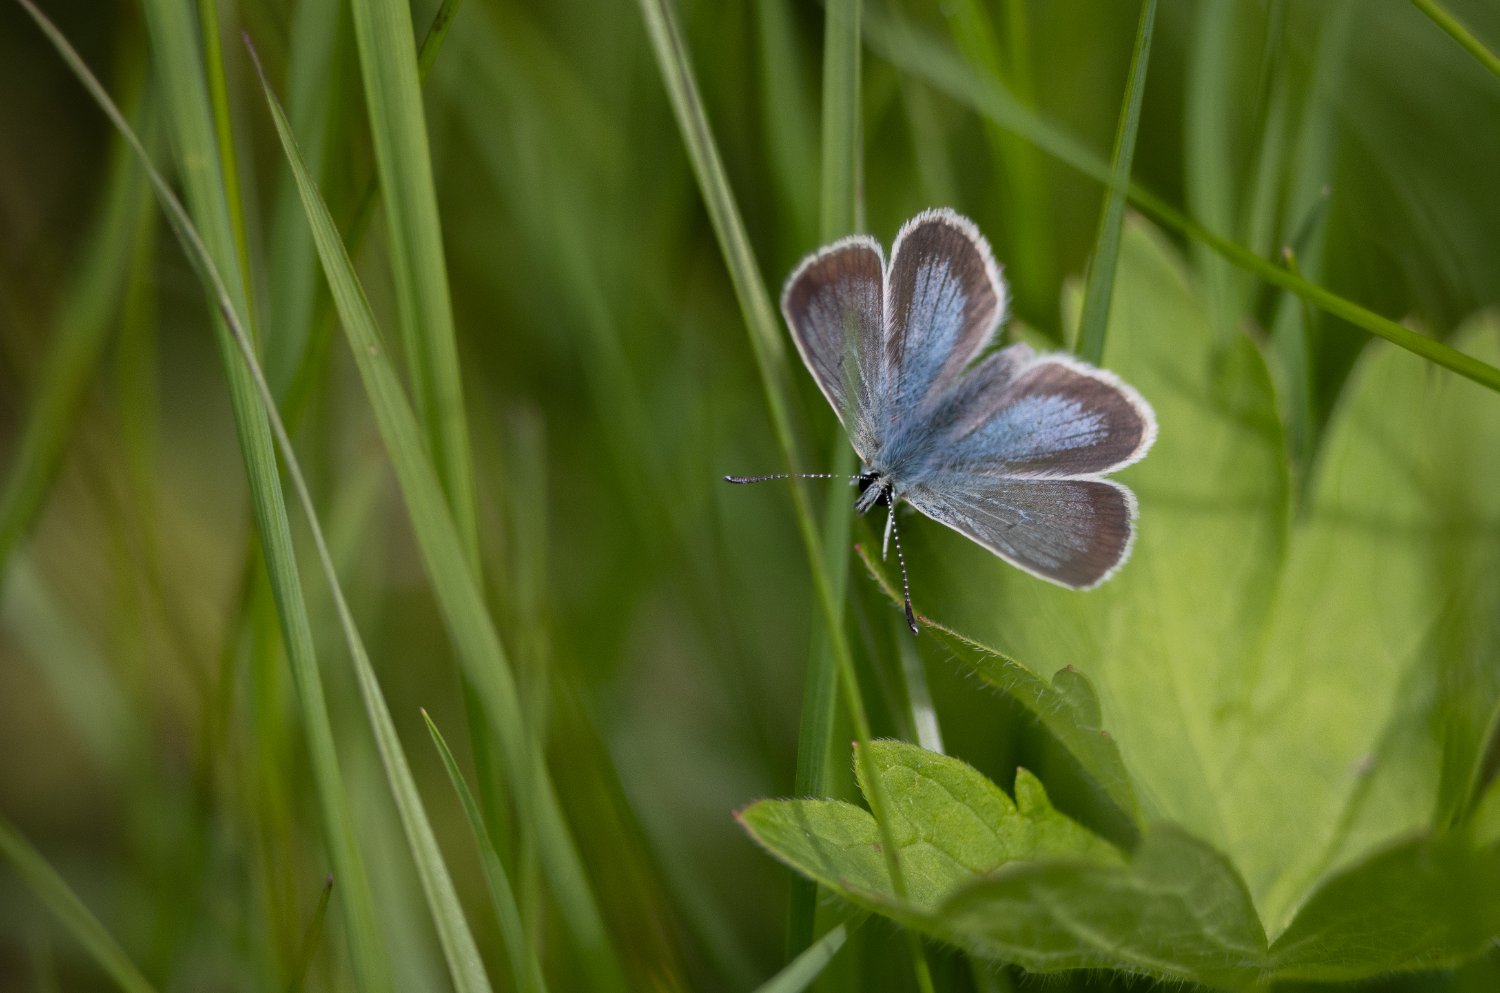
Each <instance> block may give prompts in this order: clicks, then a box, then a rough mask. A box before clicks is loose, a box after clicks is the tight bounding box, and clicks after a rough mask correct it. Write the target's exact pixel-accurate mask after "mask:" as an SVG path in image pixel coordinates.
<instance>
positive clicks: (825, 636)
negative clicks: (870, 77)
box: [786, 0, 863, 960]
mask: <svg viewBox="0 0 1500 993" xmlns="http://www.w3.org/2000/svg"><path fill="white" fill-rule="evenodd" d="M861 7H862V4H861V2H860V0H834V2H832V3H829V4H828V5H827V7H826V8H825V11H824V32H823V102H822V132H823V134H822V143H821V148H822V162H821V167H820V173H821V176H822V192H821V198H820V199H821V208H820V211H819V214H820V222H819V239H820V240H821V241H822V242H823V243H825V244H826V243H828V242H832V241H834V240H836V239H837V238H840V237H842V236H844V235H846V234H849V233H851V232H853V231H856V230H859V229H860V228H861V227H862V225H861V224H860V214H861V213H862V211H861V191H860V170H861V158H862V156H861V148H862V145H863V138H862V134H863V129H862V128H861V125H860V48H861V40H860V24H859V22H860V11H861ZM833 444H834V446H835V447H834V451H836V452H837V453H838V455H837V456H836V458H835V462H834V465H833V467H832V469H831V471H832V473H833V475H834V476H835V477H838V476H848V475H852V474H853V473H854V471H855V462H854V452H853V450H852V449H851V448H850V447H849V446H848V445H847V444H845V443H844V441H843V437H842V431H841V430H839V431H836V432H835V437H834V442H833ZM852 515H853V507H852V504H851V501H850V500H849V499H848V495H847V493H846V492H844V491H843V489H842V488H841V487H837V486H835V487H831V488H830V490H829V493H828V496H827V499H826V502H825V504H824V508H823V530H822V548H823V558H824V565H823V568H824V569H825V570H826V571H827V574H828V578H829V582H830V585H831V600H832V602H833V605H834V616H833V618H832V619H831V620H830V621H829V623H836V624H839V625H842V624H843V623H844V600H845V592H846V590H847V588H848V585H849V554H848V537H849V523H850V519H851V517H852ZM811 648H812V650H811V651H810V652H809V654H808V667H807V673H806V675H805V677H804V679H803V689H802V717H801V722H800V726H799V729H798V736H797V767H796V776H795V780H794V785H793V789H794V791H795V792H796V794H797V796H826V795H827V794H828V787H827V779H828V776H827V771H828V770H829V769H830V768H831V765H832V763H833V762H835V761H838V759H836V758H835V756H834V748H835V744H834V717H835V707H836V705H837V697H836V687H837V680H838V663H837V660H836V658H835V655H834V648H833V645H832V636H831V634H830V632H829V631H828V629H827V628H826V627H824V626H821V625H820V626H818V627H817V628H816V630H815V631H814V633H813V643H812V646H811ZM787 899H788V907H787V928H786V957H787V959H788V960H790V959H792V957H793V956H795V955H797V954H798V953H799V952H801V951H802V950H803V949H805V948H807V947H808V945H809V944H811V942H812V940H813V935H814V933H815V932H816V930H817V908H818V884H817V883H816V882H814V881H812V880H810V879H807V878H805V877H803V876H800V875H797V874H793V876H792V882H791V886H790V888H789V890H788V893H787Z"/></svg>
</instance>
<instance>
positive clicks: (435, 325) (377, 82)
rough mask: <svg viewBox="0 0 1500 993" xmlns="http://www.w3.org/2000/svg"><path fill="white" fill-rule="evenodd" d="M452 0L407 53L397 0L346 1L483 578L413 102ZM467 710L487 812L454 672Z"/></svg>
mask: <svg viewBox="0 0 1500 993" xmlns="http://www.w3.org/2000/svg"><path fill="white" fill-rule="evenodd" d="M460 2H461V0H445V2H444V3H443V4H442V5H441V6H440V7H439V8H438V12H437V14H436V16H435V17H434V18H433V20H432V21H431V23H430V24H429V26H428V29H427V32H426V35H425V37H424V39H423V43H422V51H421V53H420V54H419V53H417V52H416V50H415V47H414V43H413V33H412V24H411V7H410V4H409V3H408V2H407V0H366V2H360V3H355V4H353V12H354V34H355V40H356V42H357V45H358V49H359V65H360V71H361V77H362V79H363V80H364V89H365V102H366V105H367V108H368V113H369V118H370V134H371V138H372V140H373V142H374V145H375V164H376V173H377V176H378V178H379V181H380V190H381V193H382V197H381V202H382V204H383V205H384V207H385V216H386V222H387V225H386V226H387V231H388V244H389V248H390V256H391V269H392V272H393V275H394V276H395V284H396V298H397V304H398V311H399V313H400V320H401V340H402V343H403V350H404V352H405V356H406V364H407V370H408V373H409V374H410V376H411V382H412V386H413V391H412V392H413V395H414V396H415V397H416V407H417V415H418V418H419V419H420V422H421V425H422V427H423V429H424V431H425V432H426V435H427V444H428V446H429V452H430V453H431V459H432V463H433V466H434V468H435V469H436V470H437V474H438V480H439V482H440V483H441V484H442V487H443V490H444V493H445V495H446V496H447V500H448V507H449V509H450V510H451V512H452V514H453V519H454V522H455V523H456V524H457V526H458V533H459V537H460V538H461V539H462V541H463V546H464V548H465V549H466V550H467V552H468V562H469V569H470V571H471V572H472V573H473V574H474V577H475V579H476V580H477V581H478V582H479V583H480V586H481V588H482V587H483V569H482V568H481V565H480V562H481V560H480V548H481V546H480V543H479V524H478V510H477V504H476V499H477V497H476V491H475V487H474V455H473V451H472V449H471V448H470V444H469V427H468V421H467V419H466V417H465V414H464V402H463V377H462V375H461V373H460V371H459V363H458V341H457V333H456V330H455V328H454V324H453V302H452V300H451V299H450V297H449V293H448V271H447V267H446V264H445V260H444V250H443V235H442V223H441V219H440V217H439V214H438V205H437V190H436V187H435V186H434V184H433V177H432V155H431V150H430V148H429V145H428V141H427V122H426V117H425V114H424V112H423V109H422V80H423V79H424V78H425V73H426V71H427V70H429V69H430V68H431V67H432V65H433V63H434V62H435V61H436V59H437V54H438V51H439V49H440V48H441V47H442V43H443V39H444V38H446V37H447V35H448V30H449V28H450V27H451V26H452V24H453V20H454V18H455V17H456V16H457V14H458V8H459V4H460ZM460 682H461V686H462V692H463V694H464V703H465V706H466V708H467V709H468V711H469V713H470V714H471V715H472V716H471V719H470V721H469V737H470V742H471V743H472V745H473V751H474V754H475V755H478V756H483V757H482V758H481V759H480V763H481V765H480V773H481V775H482V776H483V778H482V780H481V783H480V795H481V797H482V798H483V800H484V802H485V810H486V812H487V813H488V815H489V816H490V818H491V819H492V820H493V819H494V818H497V817H498V816H499V811H500V807H501V804H500V800H499V798H498V796H497V795H496V794H497V792H498V790H497V789H496V788H495V786H494V782H495V778H496V777H495V775H494V773H493V771H492V770H491V769H490V768H489V766H488V761H489V759H488V757H489V756H490V755H491V754H492V753H493V752H494V751H495V745H494V741H493V740H492V737H491V734H490V731H489V729H488V728H486V726H485V724H484V722H483V721H480V720H478V719H477V718H478V714H479V712H480V710H481V705H480V704H479V703H478V702H477V701H476V700H475V699H474V697H475V695H476V693H477V690H476V689H475V687H474V685H473V683H472V681H471V680H469V679H468V678H467V677H462V676H461V677H460Z"/></svg>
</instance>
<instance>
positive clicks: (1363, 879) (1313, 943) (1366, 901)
mask: <svg viewBox="0 0 1500 993" xmlns="http://www.w3.org/2000/svg"><path fill="white" fill-rule="evenodd" d="M1496 894H1500V847H1496V846H1490V847H1489V848H1487V849H1482V850H1476V849H1473V848H1471V847H1469V846H1468V845H1467V844H1466V843H1464V842H1463V841H1461V840H1460V839H1458V838H1456V837H1442V838H1420V839H1416V840H1414V841H1410V842H1407V843H1405V844H1402V845H1399V846H1397V847H1395V848H1392V849H1390V850H1389V851H1387V852H1384V853H1382V854H1380V855H1377V856H1375V857H1374V858H1371V859H1369V860H1368V861H1366V862H1363V863H1361V864H1360V865H1359V866H1357V867H1355V868H1353V869H1350V870H1349V871H1348V872H1344V873H1341V874H1339V875H1337V876H1335V877H1333V878H1332V879H1330V880H1329V881H1328V882H1327V883H1325V884H1324V885H1323V886H1322V887H1320V888H1319V889H1318V891H1317V892H1316V893H1314V894H1313V895H1312V897H1311V899H1309V900H1308V902H1307V904H1306V905H1305V906H1304V907H1303V908H1302V910H1301V911H1300V912H1299V913H1298V914H1297V918H1296V920H1294V921H1293V922H1292V925H1291V927H1289V928H1287V930H1286V932H1285V933H1284V934H1282V936H1281V937H1280V938H1278V939H1277V940H1276V943H1275V944H1274V945H1273V946H1272V947H1271V958H1272V961H1273V962H1274V964H1275V968H1276V973H1277V975H1278V976H1279V977H1282V978H1287V979H1309V980H1318V981H1322V982H1337V981H1341V980H1351V979H1361V978H1364V977H1366V976H1370V975H1375V974H1379V973H1382V972H1394V971H1397V970H1404V969H1408V970H1409V969H1422V970H1428V969H1444V968H1452V967H1454V966H1457V965H1460V964H1461V963H1463V962H1464V961H1465V960H1466V959H1469V958H1472V957H1473V956H1475V955H1477V954H1478V953H1479V952H1481V951H1483V950H1484V948H1485V947H1486V946H1487V945H1489V944H1490V943H1491V942H1493V941H1494V939H1495V936H1496V935H1497V934H1500V899H1497V898H1496Z"/></svg>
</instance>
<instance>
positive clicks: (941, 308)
mask: <svg viewBox="0 0 1500 993" xmlns="http://www.w3.org/2000/svg"><path fill="white" fill-rule="evenodd" d="M1005 306H1006V292H1005V284H1004V282H1003V281H1002V280H1001V278H1000V269H999V267H998V266H996V265H995V260H994V257H993V256H992V255H991V254H990V248H989V245H988V243H986V242H985V240H984V237H983V236H982V235H980V233H979V231H978V229H977V228H975V227H974V225H973V223H972V222H971V221H969V220H967V219H966V218H963V217H960V216H959V215H957V214H955V213H953V212H952V211H951V210H933V211H927V212H925V213H922V214H918V215H917V216H916V217H915V218H913V219H912V220H911V221H909V222H907V224H906V226H905V227H903V228H902V229H901V233H900V234H899V235H897V236H896V244H895V245H894V247H893V248H892V249H891V266H890V275H889V279H888V283H887V287H886V313H887V321H888V324H887V327H886V337H885V360H886V363H887V366H888V369H889V373H888V378H889V379H891V380H892V381H893V382H894V383H895V384H896V385H897V389H896V390H895V391H894V392H893V394H892V395H889V396H888V397H887V398H886V399H887V402H889V403H893V404H897V405H901V406H902V407H904V408H906V409H907V410H909V411H912V412H915V410H916V408H917V407H918V406H919V405H921V404H922V403H923V401H924V400H925V399H926V398H927V397H928V396H929V395H930V394H931V395H937V394H941V393H942V392H944V391H946V389H947V388H948V387H949V385H950V384H951V383H952V382H953V380H954V379H955V378H956V377H957V376H958V375H959V374H960V373H961V372H962V371H963V370H964V368H965V367H966V366H967V365H968V364H969V363H970V362H971V361H973V360H974V358H975V356H977V355H978V354H979V353H980V351H981V350H983V348H984V347H985V346H986V345H987V344H989V342H990V340H991V339H992V338H993V337H994V334H995V330H996V328H998V327H999V324H1000V320H1001V318H1002V317H1003V316H1004V313H1005Z"/></svg>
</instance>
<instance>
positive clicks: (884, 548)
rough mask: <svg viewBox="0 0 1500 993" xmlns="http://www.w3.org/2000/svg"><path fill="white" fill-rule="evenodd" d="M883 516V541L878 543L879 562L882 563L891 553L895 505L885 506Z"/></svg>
mask: <svg viewBox="0 0 1500 993" xmlns="http://www.w3.org/2000/svg"><path fill="white" fill-rule="evenodd" d="M887 507H888V508H889V509H888V510H887V511H886V515H885V540H884V541H882V542H881V543H880V561H882V562H884V561H885V560H886V556H888V555H889V554H890V551H891V528H893V527H895V525H896V505H895V504H893V503H892V504H887Z"/></svg>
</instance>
